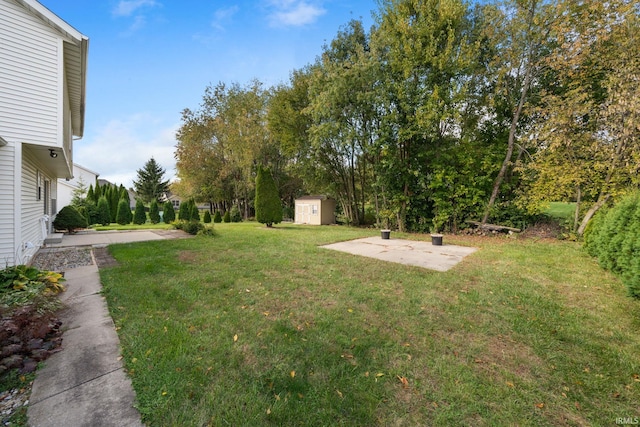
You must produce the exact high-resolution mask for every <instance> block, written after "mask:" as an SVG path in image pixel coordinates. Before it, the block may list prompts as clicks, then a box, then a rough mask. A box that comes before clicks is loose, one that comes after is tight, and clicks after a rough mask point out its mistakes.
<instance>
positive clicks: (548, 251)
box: [101, 223, 640, 426]
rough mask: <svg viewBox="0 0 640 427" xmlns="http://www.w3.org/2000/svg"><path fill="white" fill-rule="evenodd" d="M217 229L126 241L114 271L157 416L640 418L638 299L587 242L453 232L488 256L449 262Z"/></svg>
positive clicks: (110, 283)
mask: <svg viewBox="0 0 640 427" xmlns="http://www.w3.org/2000/svg"><path fill="white" fill-rule="evenodd" d="M216 232H217V235H216V236H215V237H196V238H194V239H184V240H165V241H154V242H147V243H137V244H129V245H116V246H111V247H110V248H111V252H112V254H113V255H114V257H115V258H116V259H117V260H118V261H119V262H120V266H118V267H112V268H107V269H103V270H101V276H102V280H103V284H104V289H105V294H106V296H107V299H108V302H109V307H110V310H111V313H112V315H113V317H114V319H115V322H116V325H117V328H118V333H119V334H120V339H121V342H122V345H123V356H124V362H125V365H126V369H127V370H128V371H129V373H130V375H131V378H132V380H133V384H134V388H135V390H136V393H137V396H138V401H139V403H138V407H139V409H140V411H141V413H142V415H143V418H144V422H145V423H147V425H149V426H206V425H216V426H217V425H220V426H224V425H232V426H258V425H273V426H289V425H314V426H328V425H350V426H376V425H379V426H391V425H393V426H415V425H426V426H429V425H433V426H443V425H474V426H483V425H485V426H495V425H521V426H526V425H531V426H544V425H553V426H556V425H557V426H567V425H568V426H573V425H575V426H578V425H615V421H616V418H618V417H638V416H640V413H639V407H638V402H639V401H640V382H639V381H640V377H639V375H640V357H639V356H638V355H640V335H639V334H638V330H639V325H640V322H639V319H640V303H639V302H638V301H635V300H632V299H630V298H628V297H627V296H626V292H625V289H624V288H623V286H622V285H621V284H620V282H619V281H618V280H617V279H616V278H614V277H613V276H611V275H610V274H608V273H606V272H604V271H603V270H601V269H600V268H599V267H598V265H597V263H596V262H595V261H594V260H592V259H591V258H589V257H588V256H587V255H586V254H584V253H583V252H582V250H581V248H580V245H579V244H577V243H575V242H567V241H562V242H553V241H540V240H538V241H534V240H525V239H509V238H478V237H462V236H461V237H449V236H447V237H446V239H447V241H448V242H449V243H454V242H455V243H457V244H461V245H470V246H476V247H479V248H480V250H479V251H478V252H476V253H475V254H473V255H471V256H469V257H467V258H466V259H465V260H464V261H463V262H462V263H461V264H459V265H458V266H457V267H455V268H453V269H452V270H450V271H448V272H446V273H441V272H435V271H429V270H424V269H420V268H417V267H410V266H404V265H399V264H391V263H385V262H382V261H377V260H373V259H368V258H364V257H358V256H354V255H348V254H344V253H340V252H335V251H330V250H326V249H322V248H319V247H318V245H321V244H326V243H331V242H335V241H339V240H348V239H352V238H358V237H364V236H369V235H378V234H379V232H378V231H374V230H362V229H353V228H346V227H338V226H335V227H311V226H295V225H283V224H281V225H279V226H277V227H275V228H274V229H266V228H265V227H263V226H261V225H259V224H256V223H241V224H216ZM399 235H400V233H394V236H393V237H398V236H399ZM407 237H409V238H415V239H418V238H425V237H424V236H415V235H413V236H407Z"/></svg>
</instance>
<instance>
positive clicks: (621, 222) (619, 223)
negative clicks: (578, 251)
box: [584, 192, 640, 298]
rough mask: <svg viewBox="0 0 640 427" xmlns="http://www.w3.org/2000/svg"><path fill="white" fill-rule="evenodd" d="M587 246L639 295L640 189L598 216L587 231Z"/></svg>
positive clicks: (608, 268)
mask: <svg viewBox="0 0 640 427" xmlns="http://www.w3.org/2000/svg"><path fill="white" fill-rule="evenodd" d="M584 247H585V249H586V251H587V252H588V253H589V254H590V255H592V256H595V257H597V259H598V262H599V263H600V265H602V267H604V268H606V269H607V270H610V271H612V272H614V273H616V274H618V275H619V276H620V277H621V279H622V282H623V283H624V284H625V286H626V287H627V289H628V291H629V294H630V295H631V296H633V297H636V298H640V261H639V259H640V192H635V193H633V194H631V195H628V196H627V197H625V198H624V199H622V200H620V202H618V203H617V204H616V205H615V206H613V207H612V208H611V209H609V210H608V211H606V212H602V213H600V214H598V215H596V216H595V217H594V218H593V219H592V220H591V223H590V224H589V226H588V227H587V229H586V230H585V235H584Z"/></svg>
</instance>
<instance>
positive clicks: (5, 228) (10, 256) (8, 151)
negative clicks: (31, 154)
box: [0, 143, 15, 269]
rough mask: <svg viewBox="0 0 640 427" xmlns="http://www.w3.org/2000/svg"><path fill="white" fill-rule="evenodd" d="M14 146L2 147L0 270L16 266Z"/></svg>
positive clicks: (0, 158)
mask: <svg viewBox="0 0 640 427" xmlns="http://www.w3.org/2000/svg"><path fill="white" fill-rule="evenodd" d="M14 156H15V150H14V146H13V144H11V143H10V144H8V145H5V146H3V147H0V269H2V268H4V267H5V266H6V265H11V264H14V256H15V254H14V241H13V239H14V229H13V224H14V222H13V219H14V200H15V197H14V187H15V186H14V181H13V177H14V174H15V169H14V167H13V159H14Z"/></svg>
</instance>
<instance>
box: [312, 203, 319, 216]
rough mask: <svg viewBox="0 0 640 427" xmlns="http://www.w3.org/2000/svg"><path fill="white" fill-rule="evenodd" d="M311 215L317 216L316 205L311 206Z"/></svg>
mask: <svg viewBox="0 0 640 427" xmlns="http://www.w3.org/2000/svg"><path fill="white" fill-rule="evenodd" d="M311 215H318V205H311Z"/></svg>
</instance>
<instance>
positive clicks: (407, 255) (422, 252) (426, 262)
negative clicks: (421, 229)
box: [322, 236, 477, 271]
mask: <svg viewBox="0 0 640 427" xmlns="http://www.w3.org/2000/svg"><path fill="white" fill-rule="evenodd" d="M445 239H446V236H445ZM322 247H323V248H327V249H333V250H337V251H342V252H348V253H350V254H354V255H362V256H366V257H370V258H376V259H380V260H383V261H389V262H397V263H400V264H407V265H414V266H417V267H422V268H428V269H430V270H437V271H447V270H449V269H450V268H452V267H454V266H455V265H456V264H458V263H459V262H460V261H462V259H463V258H464V257H465V256H467V255H469V254H472V253H473V252H475V251H476V250H477V249H476V248H471V247H466V246H456V245H447V244H444V245H442V246H436V245H432V244H431V242H421V241H415V240H404V239H382V238H380V237H366V238H364V239H356V240H349V241H346V242H338V243H332V244H330V245H325V246H322Z"/></svg>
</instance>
